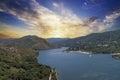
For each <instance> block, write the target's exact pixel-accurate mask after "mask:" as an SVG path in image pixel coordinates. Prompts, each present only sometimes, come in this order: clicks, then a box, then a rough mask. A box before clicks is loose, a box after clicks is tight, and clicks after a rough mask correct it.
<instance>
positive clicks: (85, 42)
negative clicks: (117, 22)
mask: <svg viewBox="0 0 120 80" xmlns="http://www.w3.org/2000/svg"><path fill="white" fill-rule="evenodd" d="M62 44H64V45H63V46H67V47H70V48H69V49H68V51H78V50H81V51H87V52H93V53H119V52H120V30H115V31H109V32H104V33H93V34H90V35H87V36H83V37H78V38H74V39H70V40H67V41H65V42H63V43H62ZM60 46H61V45H60Z"/></svg>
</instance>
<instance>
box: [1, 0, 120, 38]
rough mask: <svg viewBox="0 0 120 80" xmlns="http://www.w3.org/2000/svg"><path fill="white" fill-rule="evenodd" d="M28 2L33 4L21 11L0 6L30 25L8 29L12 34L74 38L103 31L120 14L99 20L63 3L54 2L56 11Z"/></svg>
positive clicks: (34, 0) (3, 10)
mask: <svg viewBox="0 0 120 80" xmlns="http://www.w3.org/2000/svg"><path fill="white" fill-rule="evenodd" d="M17 3H19V2H17ZM20 4H21V3H20ZM28 4H29V5H30V6H31V8H30V9H29V8H28V7H27V6H26V7H24V9H22V10H19V11H18V10H17V9H16V8H15V7H12V9H11V8H9V7H8V6H7V4H2V5H3V8H0V11H1V12H6V13H9V14H12V15H14V16H16V17H17V18H18V19H19V20H21V21H23V22H25V23H26V24H28V26H29V28H28V29H23V28H14V29H13V28H12V27H11V28H10V29H9V30H8V29H6V31H7V32H8V33H10V34H11V35H14V36H15V35H17V36H24V35H38V36H40V37H43V38H50V37H62V38H66V37H68V38H74V37H79V36H85V35H87V34H90V33H94V32H102V31H104V30H105V29H107V28H109V27H111V25H112V24H113V21H114V20H115V19H116V18H117V17H119V16H120V14H119V13H113V14H111V15H107V16H106V17H105V19H104V20H103V21H101V22H99V21H98V17H91V18H88V20H83V19H81V18H80V17H79V16H77V15H76V14H75V13H73V12H72V10H70V9H68V8H66V7H65V6H64V4H63V3H55V2H53V3H52V6H53V7H54V11H52V10H50V9H48V8H46V7H44V6H42V5H40V4H39V3H38V2H37V1H36V0H31V1H30V3H28ZM86 5H87V3H86ZM7 26H9V25H7ZM1 33H2V32H1Z"/></svg>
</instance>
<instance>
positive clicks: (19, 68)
mask: <svg viewBox="0 0 120 80" xmlns="http://www.w3.org/2000/svg"><path fill="white" fill-rule="evenodd" d="M36 56H37V53H36V52H35V51H33V50H32V49H29V48H24V49H22V48H17V47H0V80H48V79H49V76H50V74H51V72H52V70H51V68H50V67H49V66H45V65H41V64H38V63H37V59H36ZM53 80H56V79H53Z"/></svg>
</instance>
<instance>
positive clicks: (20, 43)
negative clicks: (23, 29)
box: [0, 36, 56, 50]
mask: <svg viewBox="0 0 120 80" xmlns="http://www.w3.org/2000/svg"><path fill="white" fill-rule="evenodd" d="M0 45H2V46H16V47H22V48H32V49H38V50H44V49H52V48H56V46H55V45H52V44H50V43H49V42H47V41H46V40H45V39H43V38H39V37H37V36H25V37H22V38H17V39H5V40H0Z"/></svg>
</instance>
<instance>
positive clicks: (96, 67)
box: [38, 48, 120, 80]
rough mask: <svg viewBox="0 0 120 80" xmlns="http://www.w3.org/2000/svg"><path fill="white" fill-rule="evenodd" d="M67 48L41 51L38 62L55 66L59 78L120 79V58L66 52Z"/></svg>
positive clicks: (70, 79)
mask: <svg viewBox="0 0 120 80" xmlns="http://www.w3.org/2000/svg"><path fill="white" fill-rule="evenodd" d="M63 50H65V48H58V49H52V50H44V51H40V55H39V56H38V62H39V63H41V64H45V65H49V66H51V67H54V68H55V69H56V70H57V71H58V77H59V80H120V60H116V59H114V58H112V56H111V55H110V54H92V55H88V54H83V53H79V52H71V53H65V52H63Z"/></svg>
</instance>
